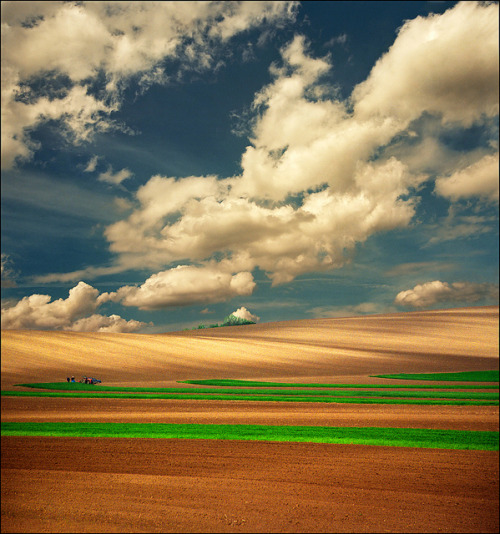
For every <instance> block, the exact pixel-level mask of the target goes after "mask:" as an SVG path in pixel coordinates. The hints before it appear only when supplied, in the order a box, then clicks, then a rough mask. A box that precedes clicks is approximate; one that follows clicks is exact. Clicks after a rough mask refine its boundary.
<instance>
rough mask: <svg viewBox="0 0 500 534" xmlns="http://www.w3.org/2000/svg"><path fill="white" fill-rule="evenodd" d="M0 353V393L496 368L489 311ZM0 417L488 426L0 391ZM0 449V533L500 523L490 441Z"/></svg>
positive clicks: (61, 441) (332, 410) (488, 425)
mask: <svg viewBox="0 0 500 534" xmlns="http://www.w3.org/2000/svg"><path fill="white" fill-rule="evenodd" d="M1 364H2V389H20V388H19V387H17V386H16V385H15V384H17V383H20V382H21V383H25V382H35V381H36V382H51V381H59V380H65V378H66V376H69V375H72V374H73V375H75V376H76V375H78V374H81V375H83V374H90V375H93V376H98V377H99V378H102V379H103V382H104V383H105V384H106V385H133V386H157V387H161V386H165V387H167V386H173V385H178V386H181V387H187V386H186V384H178V383H177V382H176V381H177V380H188V379H196V378H225V377H227V378H247V379H258V380H264V379H267V380H274V381H289V382H292V381H294V382H323V383H325V382H327V383H346V382H351V383H365V384H366V383H370V382H371V383H383V382H386V380H383V379H377V378H370V375H373V374H382V373H388V372H407V373H408V372H440V371H473V370H485V369H498V307H485V308H470V309H461V310H448V311H446V310H443V311H438V312H419V313H411V314H400V315H392V316H389V315H388V316H378V317H376V316H374V317H370V318H351V319H321V320H315V321H296V322H290V323H274V324H273V323H268V324H267V325H254V326H251V327H241V328H239V327H231V328H227V329H214V330H211V331H201V332H197V331H194V332H186V333H184V332H182V333H176V334H166V335H159V336H140V335H133V334H102V335H99V334H81V333H71V332H20V331H19V332H8V331H7V332H6V331H4V332H2V362H1ZM391 383H393V384H397V383H398V381H391ZM401 383H405V384H408V383H412V382H401ZM413 383H416V382H413ZM1 418H2V421H88V422H98V421H110V422H145V423H147V422H164V423H242V424H284V425H332V426H394V427H414V428H443V429H448V428H449V429H458V430H494V431H498V427H499V412H498V407H491V406H489V407H488V406H473V407H469V406H468V407H464V406H409V405H407V406H404V405H402V406H397V405H396V406H389V405H350V404H349V405H347V404H314V405H312V404H304V403H273V402H238V401H215V400H214V401H208V400H207V401H192V400H157V399H144V400H143V399H64V398H59V399H57V398H27V397H25V398H14V397H2V404H1ZM1 446H2V455H1V475H2V476H1V485H2V500H1V519H2V521H1V531H2V532H498V530H499V497H498V487H499V454H498V452H487V451H454V450H439V449H416V448H399V447H392V448H389V447H369V446H360V445H349V446H347V445H326V444H308V443H270V442H246V441H209V440H162V439H135V440H130V439H110V438H96V439H87V438H48V437H44V438H40V437H36V438H26V437H6V436H3V437H2V438H1Z"/></svg>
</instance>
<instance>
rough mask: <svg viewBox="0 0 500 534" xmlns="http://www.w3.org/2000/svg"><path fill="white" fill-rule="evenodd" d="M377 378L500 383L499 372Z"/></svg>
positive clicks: (398, 375) (384, 376)
mask: <svg viewBox="0 0 500 534" xmlns="http://www.w3.org/2000/svg"><path fill="white" fill-rule="evenodd" d="M374 376H375V377H376V378H391V379H398V380H435V381H444V382H498V381H499V372H498V371H465V372H462V373H418V374H410V373H400V374H391V375H374Z"/></svg>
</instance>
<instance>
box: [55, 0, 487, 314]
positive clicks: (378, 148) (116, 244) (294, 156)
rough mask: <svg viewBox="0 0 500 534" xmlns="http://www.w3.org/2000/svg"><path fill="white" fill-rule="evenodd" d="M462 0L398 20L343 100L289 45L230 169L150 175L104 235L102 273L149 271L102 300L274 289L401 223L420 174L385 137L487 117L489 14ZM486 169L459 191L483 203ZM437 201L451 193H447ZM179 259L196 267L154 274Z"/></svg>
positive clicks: (315, 64) (314, 61)
mask: <svg viewBox="0 0 500 534" xmlns="http://www.w3.org/2000/svg"><path fill="white" fill-rule="evenodd" d="M468 4H469V3H463V4H457V5H456V6H455V7H454V8H452V9H450V10H448V11H447V12H446V13H445V14H443V15H431V16H429V17H427V18H421V17H419V18H417V19H415V20H414V21H409V22H408V23H406V24H405V25H404V26H403V28H402V29H401V31H400V32H399V35H398V37H397V39H396V41H395V43H394V45H393V46H392V47H391V49H390V50H389V51H388V52H387V54H385V55H384V56H383V57H382V58H381V60H380V61H379V62H378V63H377V64H376V65H375V67H374V68H373V70H372V72H371V74H370V76H369V78H368V79H367V81H366V82H365V83H363V84H360V85H359V86H358V87H357V88H355V90H354V92H353V95H352V100H351V101H350V102H342V101H339V100H337V99H336V98H335V97H332V95H335V91H334V90H332V87H329V86H328V85H326V84H324V83H323V81H322V80H323V78H322V77H323V75H324V74H325V73H327V72H328V71H329V69H330V67H331V64H330V58H329V57H324V58H313V57H311V55H310V54H309V52H308V49H307V43H306V41H305V39H304V38H303V37H301V36H297V37H295V38H294V39H293V40H292V41H291V43H290V44H289V45H287V46H286V47H284V48H283V49H282V50H281V55H282V66H281V67H279V66H276V65H273V66H272V67H271V69H270V71H271V74H272V76H273V79H272V82H271V83H270V84H269V85H267V86H266V87H264V88H263V89H262V90H261V91H260V92H259V93H258V94H257V95H256V96H255V100H254V102H253V105H252V110H253V112H254V113H255V116H254V120H253V121H252V124H251V127H252V136H251V139H250V141H251V144H250V145H249V146H248V147H247V149H246V150H245V152H244V153H243V155H242V159H241V167H242V172H241V174H240V175H238V176H233V177H226V178H218V177H216V176H205V177H196V176H192V177H187V178H182V179H178V178H174V177H165V176H154V177H152V178H151V179H150V180H149V181H148V182H147V183H146V184H145V185H144V186H142V187H141V188H140V189H139V190H138V191H137V193H136V198H135V206H134V209H133V211H132V213H131V214H130V216H128V217H127V218H125V219H123V220H120V221H118V222H116V223H115V224H112V225H110V226H108V227H107V228H106V230H105V236H106V238H107V240H108V242H109V246H110V250H111V251H112V252H113V253H115V254H116V256H117V261H116V265H115V266H113V267H111V268H112V269H118V270H119V269H122V270H126V269H139V268H140V269H144V268H148V269H151V270H156V271H160V272H158V274H156V275H153V276H151V277H150V278H149V279H148V280H147V281H146V282H145V283H144V284H143V285H142V286H140V287H131V286H127V287H125V288H121V289H120V290H119V291H118V292H117V293H116V295H115V296H114V297H113V298H116V299H118V300H120V301H121V302H122V303H123V304H125V305H133V306H138V307H141V308H143V309H154V308H160V307H164V306H171V305H179V304H192V303H199V302H214V301H221V300H226V299H229V298H231V297H232V296H235V295H237V294H249V293H251V291H252V289H253V286H254V282H253V278H251V274H250V273H251V272H252V271H253V270H254V269H256V268H259V269H261V270H262V271H264V272H265V273H266V274H267V276H268V277H269V278H270V279H271V280H272V282H273V284H280V283H286V282H290V281H292V280H293V279H294V278H295V277H297V276H299V275H301V274H304V273H307V272H313V271H324V270H330V269H335V268H339V267H341V266H343V265H344V264H345V263H346V261H349V258H350V257H351V255H352V252H353V251H354V249H355V247H356V244H358V243H363V242H364V241H366V240H367V239H368V238H369V237H370V236H372V235H374V234H375V233H377V232H383V231H388V230H391V229H395V228H401V227H405V226H408V224H409V223H410V222H411V220H412V218H413V216H414V214H415V206H416V203H417V202H418V199H417V196H416V194H415V192H416V191H418V187H419V185H420V184H421V183H422V182H423V181H424V180H426V179H427V178H428V177H427V176H425V175H423V174H420V173H421V172H425V169H418V166H415V165H411V166H408V165H405V164H404V163H403V162H402V161H401V159H398V157H397V156H398V154H397V153H396V152H394V151H392V153H390V152H389V150H386V149H387V147H388V145H390V143H391V141H393V140H394V139H395V138H396V136H399V138H401V139H408V138H409V137H411V132H408V131H407V128H408V126H409V125H410V122H411V121H415V119H417V118H419V117H420V116H422V114H424V116H426V117H428V116H430V115H429V114H434V115H435V116H434V117H432V119H433V121H434V123H435V128H441V127H442V121H441V119H442V118H443V119H444V121H455V123H456V124H459V125H460V124H461V125H465V126H467V125H469V124H470V123H471V122H472V121H474V120H481V119H482V118H483V117H484V116H488V117H491V116H492V115H494V114H497V113H498V60H497V59H498V58H497V59H495V58H496V57H497V54H498V43H497V38H496V37H495V35H497V34H498V29H497V25H496V24H495V19H496V15H497V13H498V6H497V5H483V4H476V3H470V4H472V5H471V6H469V5H468ZM245 9H250V10H252V9H254V8H250V7H249V6H246V7H245ZM234 21H235V19H233V22H234ZM492 21H493V22H492ZM214 31H216V30H214ZM216 33H217V31H216ZM492 34H493V37H492ZM220 35H222V36H225V32H222V33H221V34H220ZM464 43H465V44H466V50H465V49H463V46H464ZM454 46H455V47H457V48H454ZM472 57H473V58H474V59H473V60H471V59H470V58H472ZM442 64H444V66H443V67H442V66H440V65H442ZM464 69H465V70H464ZM464 72H466V75H464ZM478 80H480V82H481V83H476V82H477V81H478ZM351 104H352V105H353V110H351V108H350V106H351ZM413 124H414V123H413ZM403 134H406V136H405V135H403ZM431 148H432V147H431ZM401 153H404V151H402V152H401ZM483 156H484V154H483ZM487 157H488V156H487ZM487 157H486V159H485V160H484V162H488V160H487ZM467 161H470V160H467ZM484 162H483V163H484ZM477 165H478V166H479V165H480V164H479V163H478V164H477ZM487 167H488V169H490V167H491V166H487ZM483 171H484V169H479V168H478V167H477V166H476V167H474V168H471V169H470V172H473V173H474V176H476V175H477V176H479V175H480V176H483V174H484V175H485V176H487V177H486V178H485V180H484V184H487V185H484V184H483V185H481V186H480V187H476V188H475V189H474V188H472V189H470V188H469V189H468V190H467V194H468V195H472V194H474V195H476V196H477V195H479V196H482V195H484V194H487V195H491V192H490V191H489V189H488V188H489V187H490V184H491V179H490V177H489V176H490V175H489V170H488V171H487V172H486V171H484V172H483ZM454 172H458V171H456V169H453V171H452V172H451V173H448V174H449V176H450V177H453V176H454ZM464 172H465V171H464ZM467 172H469V171H467ZM476 173H477V174H476ZM458 182H460V180H458ZM448 186H449V184H448ZM437 187H438V189H439V188H443V184H442V183H441V182H438V185H437ZM443 191H446V188H445V189H443ZM455 193H456V187H455V192H454V194H455ZM443 194H447V195H448V196H449V197H450V198H455V196H453V195H452V194H451V193H450V189H449V187H448V191H447V192H446V193H443ZM463 194H464V193H463V192H461V193H460V195H462V196H463ZM190 261H191V262H196V263H197V264H198V267H188V266H186V265H185V266H183V267H182V268H174V269H169V270H165V267H168V266H169V265H172V264H178V263H188V262H190ZM93 272H97V271H96V270H95V269H94V271H93ZM193 273H196V275H195V274H193ZM242 273H245V274H244V275H243V274H242ZM79 274H80V275H81V274H82V273H79ZM188 275H189V276H188ZM49 276H51V277H52V278H51V279H55V278H53V276H54V275H49ZM235 276H236V277H238V276H245V277H246V278H245V284H243V285H244V287H245V289H244V292H240V293H238V292H236V291H233V290H231V289H230V288H231V282H230V281H231V280H233V278H234V277H235ZM196 292H199V293H198V295H199V296H196Z"/></svg>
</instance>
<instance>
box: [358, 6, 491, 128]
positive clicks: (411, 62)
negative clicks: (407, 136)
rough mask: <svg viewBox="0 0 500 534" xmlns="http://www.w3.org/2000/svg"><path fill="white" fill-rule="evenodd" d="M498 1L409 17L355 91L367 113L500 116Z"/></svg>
mask: <svg viewBox="0 0 500 534" xmlns="http://www.w3.org/2000/svg"><path fill="white" fill-rule="evenodd" d="M498 37H499V36H498V4H497V3H490V4H486V3H483V2H460V3H458V4H457V5H456V6H455V7H454V8H453V9H449V10H448V11H446V12H445V13H443V14H442V15H430V16H429V17H426V18H424V17H417V18H416V19H413V20H410V21H408V22H406V23H405V24H404V25H403V26H402V28H401V29H400V31H399V34H398V37H397V39H396V41H395V42H394V44H393V45H392V46H391V48H390V49H389V51H388V52H387V54H385V55H384V56H382V57H381V58H380V59H379V60H378V61H377V63H376V65H375V66H374V67H373V69H372V71H371V73H370V76H369V77H368V79H367V80H366V81H365V82H363V83H361V84H359V85H358V86H357V87H356V88H355V90H354V92H353V95H352V99H353V102H354V109H355V114H356V115H357V116H359V117H361V118H367V117H375V116H377V117H392V118H396V119H399V120H402V121H405V122H407V121H411V120H413V119H416V118H417V117H418V116H420V115H421V114H422V113H423V112H425V111H427V112H429V113H437V114H440V115H442V117H443V119H444V120H445V121H458V122H461V123H463V124H465V125H469V124H471V123H472V122H474V121H476V120H478V119H480V118H481V116H482V115H486V116H490V117H491V116H495V115H498V93H499V81H498V59H499V57H498Z"/></svg>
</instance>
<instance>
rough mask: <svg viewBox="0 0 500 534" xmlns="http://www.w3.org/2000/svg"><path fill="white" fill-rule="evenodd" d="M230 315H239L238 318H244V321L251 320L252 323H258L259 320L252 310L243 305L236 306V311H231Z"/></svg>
mask: <svg viewBox="0 0 500 534" xmlns="http://www.w3.org/2000/svg"><path fill="white" fill-rule="evenodd" d="M231 315H234V316H235V317H239V318H240V319H245V320H246V321H252V322H254V323H258V322H259V321H260V317H257V315H254V314H253V313H252V312H250V311H249V310H247V309H246V308H245V306H242V307H241V308H238V309H237V310H236V311H234V312H233V313H231Z"/></svg>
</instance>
